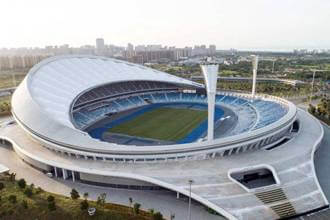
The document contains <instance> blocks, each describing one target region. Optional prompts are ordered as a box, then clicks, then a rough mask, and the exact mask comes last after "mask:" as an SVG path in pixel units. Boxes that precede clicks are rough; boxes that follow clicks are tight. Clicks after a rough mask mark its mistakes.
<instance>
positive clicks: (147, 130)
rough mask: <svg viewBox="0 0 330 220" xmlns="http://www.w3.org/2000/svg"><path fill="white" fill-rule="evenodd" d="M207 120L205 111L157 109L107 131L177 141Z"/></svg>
mask: <svg viewBox="0 0 330 220" xmlns="http://www.w3.org/2000/svg"><path fill="white" fill-rule="evenodd" d="M206 118H207V111H202V110H191V109H177V108H166V107H164V108H157V109H154V110H152V111H149V112H146V113H144V114H142V115H140V116H138V117H136V118H134V119H132V120H130V121H127V122H124V123H122V124H120V125H117V126H115V127H113V128H110V129H109V130H108V131H109V132H113V133H120V134H126V135H131V136H136V137H144V138H152V139H158V140H164V141H178V140H180V139H182V138H184V137H185V136H186V135H188V134H189V133H190V132H191V131H192V130H193V129H194V128H196V127H197V126H198V125H199V124H200V123H201V122H203V121H204V120H205V119H206Z"/></svg>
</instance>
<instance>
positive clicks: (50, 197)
mask: <svg viewBox="0 0 330 220" xmlns="http://www.w3.org/2000/svg"><path fill="white" fill-rule="evenodd" d="M47 201H48V202H53V201H55V197H54V196H52V195H50V196H48V197H47Z"/></svg>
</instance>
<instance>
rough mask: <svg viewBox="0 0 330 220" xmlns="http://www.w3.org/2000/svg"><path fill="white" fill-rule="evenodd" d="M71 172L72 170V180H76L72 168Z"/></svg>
mask: <svg viewBox="0 0 330 220" xmlns="http://www.w3.org/2000/svg"><path fill="white" fill-rule="evenodd" d="M71 172H72V182H76V178H75V176H74V171H73V170H72V171H71Z"/></svg>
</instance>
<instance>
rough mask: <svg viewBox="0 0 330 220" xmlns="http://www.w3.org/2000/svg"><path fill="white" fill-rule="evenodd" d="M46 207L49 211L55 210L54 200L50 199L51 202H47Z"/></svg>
mask: <svg viewBox="0 0 330 220" xmlns="http://www.w3.org/2000/svg"><path fill="white" fill-rule="evenodd" d="M48 209H49V211H55V210H56V205H55V201H52V202H49V203H48Z"/></svg>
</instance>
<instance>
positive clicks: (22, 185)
mask: <svg viewBox="0 0 330 220" xmlns="http://www.w3.org/2000/svg"><path fill="white" fill-rule="evenodd" d="M17 184H18V186H19V188H21V189H24V188H25V186H26V182H25V179H20V180H18V182H17Z"/></svg>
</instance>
